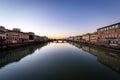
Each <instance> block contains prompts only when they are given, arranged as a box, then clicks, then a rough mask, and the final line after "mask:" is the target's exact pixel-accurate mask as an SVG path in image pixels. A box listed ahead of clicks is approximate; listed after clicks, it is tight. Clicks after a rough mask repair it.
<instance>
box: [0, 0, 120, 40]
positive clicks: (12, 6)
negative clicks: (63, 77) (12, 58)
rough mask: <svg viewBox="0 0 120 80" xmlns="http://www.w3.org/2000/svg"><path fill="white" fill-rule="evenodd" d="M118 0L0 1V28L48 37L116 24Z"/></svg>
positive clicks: (60, 36) (118, 12)
mask: <svg viewBox="0 0 120 80" xmlns="http://www.w3.org/2000/svg"><path fill="white" fill-rule="evenodd" d="M119 3H120V0H0V11H1V13H0V25H1V26H5V28H8V29H12V28H20V29H21V31H24V32H34V33H35V34H37V35H40V36H48V37H50V38H64V37H68V36H73V35H81V34H84V33H89V32H94V31H96V29H97V28H100V27H104V26H106V25H110V24H113V23H117V22H120V16H119V14H120V10H119V9H120V4H119Z"/></svg>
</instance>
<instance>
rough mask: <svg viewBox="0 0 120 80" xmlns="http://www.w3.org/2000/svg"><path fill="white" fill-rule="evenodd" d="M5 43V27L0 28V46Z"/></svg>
mask: <svg viewBox="0 0 120 80" xmlns="http://www.w3.org/2000/svg"><path fill="white" fill-rule="evenodd" d="M4 43H6V32H5V27H3V26H0V44H4Z"/></svg>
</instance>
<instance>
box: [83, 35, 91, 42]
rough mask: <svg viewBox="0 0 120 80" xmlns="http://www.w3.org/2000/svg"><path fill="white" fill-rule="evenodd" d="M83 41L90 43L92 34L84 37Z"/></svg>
mask: <svg viewBox="0 0 120 80" xmlns="http://www.w3.org/2000/svg"><path fill="white" fill-rule="evenodd" d="M82 40H83V42H87V43H89V42H90V33H87V34H84V35H82Z"/></svg>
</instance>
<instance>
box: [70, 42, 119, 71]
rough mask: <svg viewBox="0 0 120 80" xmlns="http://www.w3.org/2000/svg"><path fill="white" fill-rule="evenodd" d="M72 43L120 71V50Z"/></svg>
mask: <svg viewBox="0 0 120 80" xmlns="http://www.w3.org/2000/svg"><path fill="white" fill-rule="evenodd" d="M71 44H72V45H74V46H76V47H78V48H80V49H82V50H84V51H86V52H89V53H91V54H93V55H95V56H96V57H97V60H98V61H99V62H100V63H102V64H104V65H106V66H108V67H109V68H111V69H113V70H114V71H117V72H119V73H120V52H118V51H113V50H109V49H103V48H98V47H95V46H91V45H83V44H79V43H71Z"/></svg>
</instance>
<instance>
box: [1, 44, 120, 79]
mask: <svg viewBox="0 0 120 80" xmlns="http://www.w3.org/2000/svg"><path fill="white" fill-rule="evenodd" d="M0 80H120V52H118V51H112V50H108V49H102V48H97V47H95V46H90V45H89V46H88V45H81V44H78V43H46V44H38V45H31V46H26V47H22V48H16V49H13V50H6V51H1V52H0Z"/></svg>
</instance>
